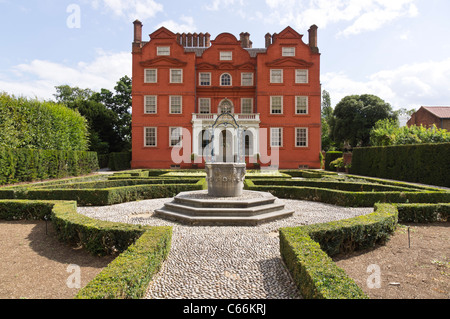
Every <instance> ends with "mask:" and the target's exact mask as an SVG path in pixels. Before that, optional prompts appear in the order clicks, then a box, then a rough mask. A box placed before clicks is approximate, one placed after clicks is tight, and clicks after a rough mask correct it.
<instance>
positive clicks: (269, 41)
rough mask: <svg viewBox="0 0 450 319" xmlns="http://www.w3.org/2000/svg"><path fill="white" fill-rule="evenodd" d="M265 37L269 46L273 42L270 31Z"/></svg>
mask: <svg viewBox="0 0 450 319" xmlns="http://www.w3.org/2000/svg"><path fill="white" fill-rule="evenodd" d="M264 38H265V39H266V48H268V47H269V46H270V45H271V44H272V35H271V34H270V33H266V35H265V36H264Z"/></svg>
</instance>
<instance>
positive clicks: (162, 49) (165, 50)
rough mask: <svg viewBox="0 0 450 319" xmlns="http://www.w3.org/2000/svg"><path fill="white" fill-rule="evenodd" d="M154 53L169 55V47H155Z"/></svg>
mask: <svg viewBox="0 0 450 319" xmlns="http://www.w3.org/2000/svg"><path fill="white" fill-rule="evenodd" d="M156 55H159V56H169V55H170V47H157V48H156Z"/></svg>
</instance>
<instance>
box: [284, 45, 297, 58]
mask: <svg viewBox="0 0 450 319" xmlns="http://www.w3.org/2000/svg"><path fill="white" fill-rule="evenodd" d="M281 50H282V51H281V55H282V56H295V47H283V48H282V49H281Z"/></svg>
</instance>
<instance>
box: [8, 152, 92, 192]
mask: <svg viewBox="0 0 450 319" xmlns="http://www.w3.org/2000/svg"><path fill="white" fill-rule="evenodd" d="M96 170H98V159H97V153H95V152H85V151H57V150H33V149H14V148H5V147H0V185H5V184H13V183H18V182H32V181H37V180H44V179H52V178H63V177H69V176H79V175H85V174H89V173H91V172H93V171H96Z"/></svg>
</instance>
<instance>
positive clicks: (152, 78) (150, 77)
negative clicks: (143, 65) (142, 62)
mask: <svg viewBox="0 0 450 319" xmlns="http://www.w3.org/2000/svg"><path fill="white" fill-rule="evenodd" d="M144 72H145V74H144V83H157V82H158V73H157V70H156V69H145V71H144Z"/></svg>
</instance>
